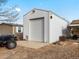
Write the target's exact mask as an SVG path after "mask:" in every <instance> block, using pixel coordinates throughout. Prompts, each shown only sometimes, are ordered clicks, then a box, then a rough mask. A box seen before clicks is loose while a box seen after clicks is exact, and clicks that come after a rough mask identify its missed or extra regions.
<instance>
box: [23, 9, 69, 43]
mask: <svg viewBox="0 0 79 59" xmlns="http://www.w3.org/2000/svg"><path fill="white" fill-rule="evenodd" d="M67 25H68V21H66V20H65V19H64V18H62V17H60V16H58V15H57V14H55V13H54V12H51V11H46V10H41V9H33V10H31V11H30V12H28V13H27V14H25V15H24V21H23V26H24V32H23V38H24V39H25V40H29V41H38V42H47V43H52V42H56V41H58V40H59V36H62V35H64V34H63V30H65V29H66V27H67Z"/></svg>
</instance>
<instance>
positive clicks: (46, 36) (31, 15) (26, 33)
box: [23, 9, 49, 42]
mask: <svg viewBox="0 0 79 59" xmlns="http://www.w3.org/2000/svg"><path fill="white" fill-rule="evenodd" d="M33 10H35V13H32V11H31V12H29V13H28V14H27V15H25V16H24V23H23V25H24V33H23V34H24V39H26V36H28V39H29V30H30V29H29V24H30V19H34V18H40V17H44V42H48V39H49V31H48V26H49V25H48V22H49V21H48V17H49V16H48V12H44V11H40V10H36V9H33ZM36 30H37V29H36ZM29 40H30V39H29Z"/></svg>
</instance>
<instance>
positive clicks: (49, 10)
mask: <svg viewBox="0 0 79 59" xmlns="http://www.w3.org/2000/svg"><path fill="white" fill-rule="evenodd" d="M32 10H40V11H44V12H51V13H53V14H54V15H56V16H58V17H59V18H61V19H63V20H65V21H66V22H68V23H69V21H68V20H66V19H65V18H63V17H61V16H59V15H57V14H56V13H55V12H52V11H51V10H43V9H37V8H33V9H32ZM32 10H31V11H32ZM31 11H29V12H31ZM29 12H28V13H29ZM28 13H26V14H25V15H27V14H28ZM25 15H24V16H25Z"/></svg>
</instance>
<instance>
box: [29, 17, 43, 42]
mask: <svg viewBox="0 0 79 59" xmlns="http://www.w3.org/2000/svg"><path fill="white" fill-rule="evenodd" d="M29 40H31V41H39V42H43V41H44V18H36V19H31V20H30V24H29Z"/></svg>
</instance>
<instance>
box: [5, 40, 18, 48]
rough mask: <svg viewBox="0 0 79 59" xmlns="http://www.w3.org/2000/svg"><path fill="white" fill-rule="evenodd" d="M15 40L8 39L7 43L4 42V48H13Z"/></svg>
mask: <svg viewBox="0 0 79 59" xmlns="http://www.w3.org/2000/svg"><path fill="white" fill-rule="evenodd" d="M16 45H17V44H16V42H15V41H8V42H7V43H6V48H8V49H13V48H16Z"/></svg>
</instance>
